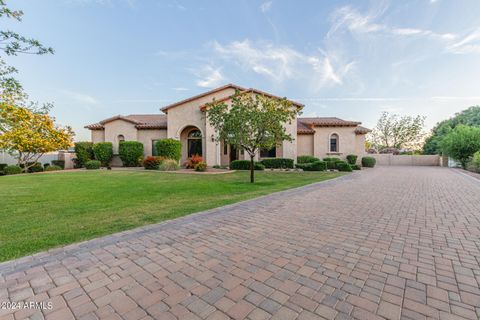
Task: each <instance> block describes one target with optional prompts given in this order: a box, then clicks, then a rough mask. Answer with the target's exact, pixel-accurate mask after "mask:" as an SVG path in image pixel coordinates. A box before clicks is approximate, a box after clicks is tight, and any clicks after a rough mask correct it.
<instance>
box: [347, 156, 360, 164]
mask: <svg viewBox="0 0 480 320" xmlns="http://www.w3.org/2000/svg"><path fill="white" fill-rule="evenodd" d="M357 158H358V156H356V155H354V154H349V155H348V156H347V162H348V164H356V163H357Z"/></svg>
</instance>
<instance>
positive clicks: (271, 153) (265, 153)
mask: <svg viewBox="0 0 480 320" xmlns="http://www.w3.org/2000/svg"><path fill="white" fill-rule="evenodd" d="M276 156H277V148H276V147H273V148H272V149H270V150H268V149H260V158H275V157H276Z"/></svg>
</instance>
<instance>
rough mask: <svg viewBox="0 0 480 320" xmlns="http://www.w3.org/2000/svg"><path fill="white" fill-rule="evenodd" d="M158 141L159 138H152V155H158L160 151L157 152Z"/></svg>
mask: <svg viewBox="0 0 480 320" xmlns="http://www.w3.org/2000/svg"><path fill="white" fill-rule="evenodd" d="M157 141H158V140H152V156H154V157H155V156H158V152H157V147H156V145H157Z"/></svg>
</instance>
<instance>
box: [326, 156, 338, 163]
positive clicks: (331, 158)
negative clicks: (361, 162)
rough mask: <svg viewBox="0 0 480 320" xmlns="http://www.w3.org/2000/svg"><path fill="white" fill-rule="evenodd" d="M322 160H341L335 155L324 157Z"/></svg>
mask: <svg viewBox="0 0 480 320" xmlns="http://www.w3.org/2000/svg"><path fill="white" fill-rule="evenodd" d="M323 161H327V162H328V161H333V162H335V161H342V159H340V158H337V157H326V158H323Z"/></svg>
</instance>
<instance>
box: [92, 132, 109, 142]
mask: <svg viewBox="0 0 480 320" xmlns="http://www.w3.org/2000/svg"><path fill="white" fill-rule="evenodd" d="M90 132H91V135H92V142H93V143H97V142H105V131H104V130H91V131H90Z"/></svg>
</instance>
